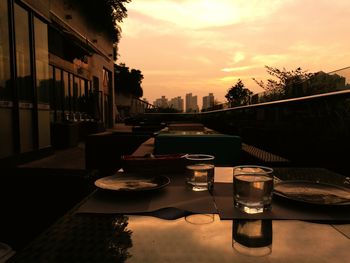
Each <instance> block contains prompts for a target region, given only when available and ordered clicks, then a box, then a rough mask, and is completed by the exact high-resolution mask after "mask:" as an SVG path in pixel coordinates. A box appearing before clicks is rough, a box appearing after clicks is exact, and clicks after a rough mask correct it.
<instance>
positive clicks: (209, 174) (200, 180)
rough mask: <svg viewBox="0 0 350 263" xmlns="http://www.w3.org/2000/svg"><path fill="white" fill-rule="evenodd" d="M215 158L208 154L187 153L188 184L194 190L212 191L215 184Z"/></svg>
mask: <svg viewBox="0 0 350 263" xmlns="http://www.w3.org/2000/svg"><path fill="white" fill-rule="evenodd" d="M214 159H215V157H214V156H212V155H207V154H187V155H186V162H187V163H186V184H187V185H188V186H189V187H190V189H191V190H193V191H206V190H209V191H211V190H212V188H213V186H214Z"/></svg>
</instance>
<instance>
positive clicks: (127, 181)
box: [95, 174, 170, 192]
mask: <svg viewBox="0 0 350 263" xmlns="http://www.w3.org/2000/svg"><path fill="white" fill-rule="evenodd" d="M169 183H170V179H169V178H168V177H166V176H164V175H158V176H155V177H148V178H141V177H134V176H123V175H120V174H116V175H111V176H107V177H103V178H100V179H98V180H96V181H95V185H96V186H97V187H99V188H101V189H106V190H114V191H128V192H130V191H133V192H135V191H146V190H155V189H160V188H162V187H164V186H166V185H168V184H169Z"/></svg>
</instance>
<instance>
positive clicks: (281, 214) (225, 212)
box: [213, 183, 350, 221]
mask: <svg viewBox="0 0 350 263" xmlns="http://www.w3.org/2000/svg"><path fill="white" fill-rule="evenodd" d="M213 194H214V200H215V203H216V206H217V208H218V212H219V216H220V219H291V220H315V221H318V220H319V221H324V220H326V221H350V206H325V205H309V204H303V203H300V202H295V201H291V200H287V199H283V198H282V197H277V196H274V198H273V200H272V210H271V211H266V212H264V213H260V214H246V213H244V212H241V211H240V210H239V209H237V208H235V207H234V205H233V193H232V183H215V185H214V193H213Z"/></svg>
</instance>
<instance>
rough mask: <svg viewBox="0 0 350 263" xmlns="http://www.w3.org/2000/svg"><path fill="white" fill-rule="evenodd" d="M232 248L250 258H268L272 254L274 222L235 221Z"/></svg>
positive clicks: (233, 223) (233, 222)
mask: <svg viewBox="0 0 350 263" xmlns="http://www.w3.org/2000/svg"><path fill="white" fill-rule="evenodd" d="M232 246H233V248H234V249H235V250H237V251H238V252H239V253H241V254H245V255H249V256H266V255H269V254H271V252H272V221H271V220H251V219H237V220H233V221H232Z"/></svg>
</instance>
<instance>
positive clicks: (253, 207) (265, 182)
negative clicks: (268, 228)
mask: <svg viewBox="0 0 350 263" xmlns="http://www.w3.org/2000/svg"><path fill="white" fill-rule="evenodd" d="M272 193H273V169H272V168H269V167H264V166H257V165H242V166H236V167H234V168H233V201H234V206H235V207H237V208H239V209H240V210H242V211H243V212H245V213H248V214H257V213H262V212H264V211H266V210H270V209H271V200H272Z"/></svg>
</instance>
